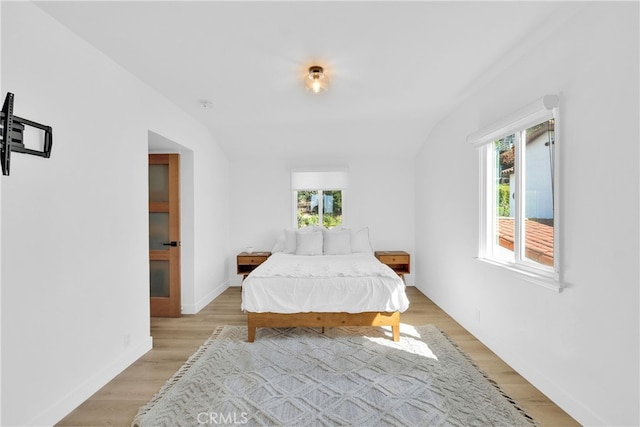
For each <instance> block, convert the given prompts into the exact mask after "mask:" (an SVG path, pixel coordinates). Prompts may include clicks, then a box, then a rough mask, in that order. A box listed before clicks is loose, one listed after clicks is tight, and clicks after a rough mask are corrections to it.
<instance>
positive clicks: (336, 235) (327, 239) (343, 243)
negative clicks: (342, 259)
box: [322, 229, 351, 255]
mask: <svg viewBox="0 0 640 427" xmlns="http://www.w3.org/2000/svg"><path fill="white" fill-rule="evenodd" d="M322 239H323V250H324V254H325V255H346V254H350V253H351V232H350V231H349V230H337V231H333V230H327V229H324V230H322Z"/></svg>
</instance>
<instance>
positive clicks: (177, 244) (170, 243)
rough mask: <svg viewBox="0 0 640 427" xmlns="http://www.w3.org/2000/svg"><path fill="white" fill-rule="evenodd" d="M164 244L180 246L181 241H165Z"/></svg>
mask: <svg viewBox="0 0 640 427" xmlns="http://www.w3.org/2000/svg"><path fill="white" fill-rule="evenodd" d="M162 246H173V247H176V246H180V242H165V243H163V244H162Z"/></svg>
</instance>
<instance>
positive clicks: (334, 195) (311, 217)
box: [291, 170, 347, 228]
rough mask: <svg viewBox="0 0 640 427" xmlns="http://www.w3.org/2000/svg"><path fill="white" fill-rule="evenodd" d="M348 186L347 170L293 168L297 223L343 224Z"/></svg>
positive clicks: (304, 224)
mask: <svg viewBox="0 0 640 427" xmlns="http://www.w3.org/2000/svg"><path fill="white" fill-rule="evenodd" d="M346 187H347V172H346V171H342V170H338V171H294V172H292V173H291V189H292V190H293V207H294V209H293V211H294V212H293V224H294V227H296V228H303V227H307V226H309V225H322V226H325V227H328V228H332V227H335V226H339V225H342V224H343V222H344V221H343V206H344V203H343V202H344V194H345V192H346V191H345V190H346ZM321 218H322V220H321Z"/></svg>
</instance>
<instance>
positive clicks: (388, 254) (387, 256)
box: [374, 251, 411, 280]
mask: <svg viewBox="0 0 640 427" xmlns="http://www.w3.org/2000/svg"><path fill="white" fill-rule="evenodd" d="M374 255H375V256H376V258H378V260H379V261H380V262H381V263H383V264H387V265H388V266H389V267H391V269H392V270H393V271H395V272H396V274H398V276H400V277H402V280H404V275H405V274H409V273H410V272H411V271H410V269H409V265H410V264H411V255H409V253H408V252H405V251H375V253H374Z"/></svg>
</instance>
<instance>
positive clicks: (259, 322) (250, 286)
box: [241, 227, 409, 342]
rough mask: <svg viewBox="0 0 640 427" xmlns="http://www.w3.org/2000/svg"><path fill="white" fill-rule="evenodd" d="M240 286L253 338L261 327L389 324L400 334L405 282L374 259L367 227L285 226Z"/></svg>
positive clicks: (396, 337) (397, 336)
mask: <svg viewBox="0 0 640 427" xmlns="http://www.w3.org/2000/svg"><path fill="white" fill-rule="evenodd" d="M280 242H281V243H282V244H279V242H278V241H277V242H276V245H275V246H274V248H273V250H272V253H273V254H272V255H271V256H270V257H269V258H268V259H267V260H266V261H265V262H264V263H262V264H261V265H260V266H258V267H257V268H256V269H255V270H253V271H252V272H251V273H250V274H249V275H248V276H247V278H246V279H245V280H244V282H243V285H242V306H241V308H242V309H243V310H244V311H245V312H246V313H247V326H248V337H247V340H248V341H249V342H253V341H254V340H255V334H256V329H257V328H260V327H322V328H324V327H330V326H390V327H391V330H392V338H393V340H394V341H398V340H399V339H400V332H399V331H400V313H402V312H404V311H406V310H407V309H408V307H409V300H408V299H407V296H406V293H405V284H404V281H403V280H402V279H401V278H400V277H399V276H398V275H397V274H396V273H395V272H394V271H393V270H392V269H391V268H389V267H388V266H386V265H385V264H382V263H381V262H380V261H378V259H377V258H375V256H374V254H373V251H372V250H371V245H370V243H369V237H368V229H361V230H358V231H356V232H352V231H350V230H345V229H341V230H327V229H318V228H316V227H314V228H309V229H308V230H307V229H302V230H285V236H284V238H283V239H280Z"/></svg>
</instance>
